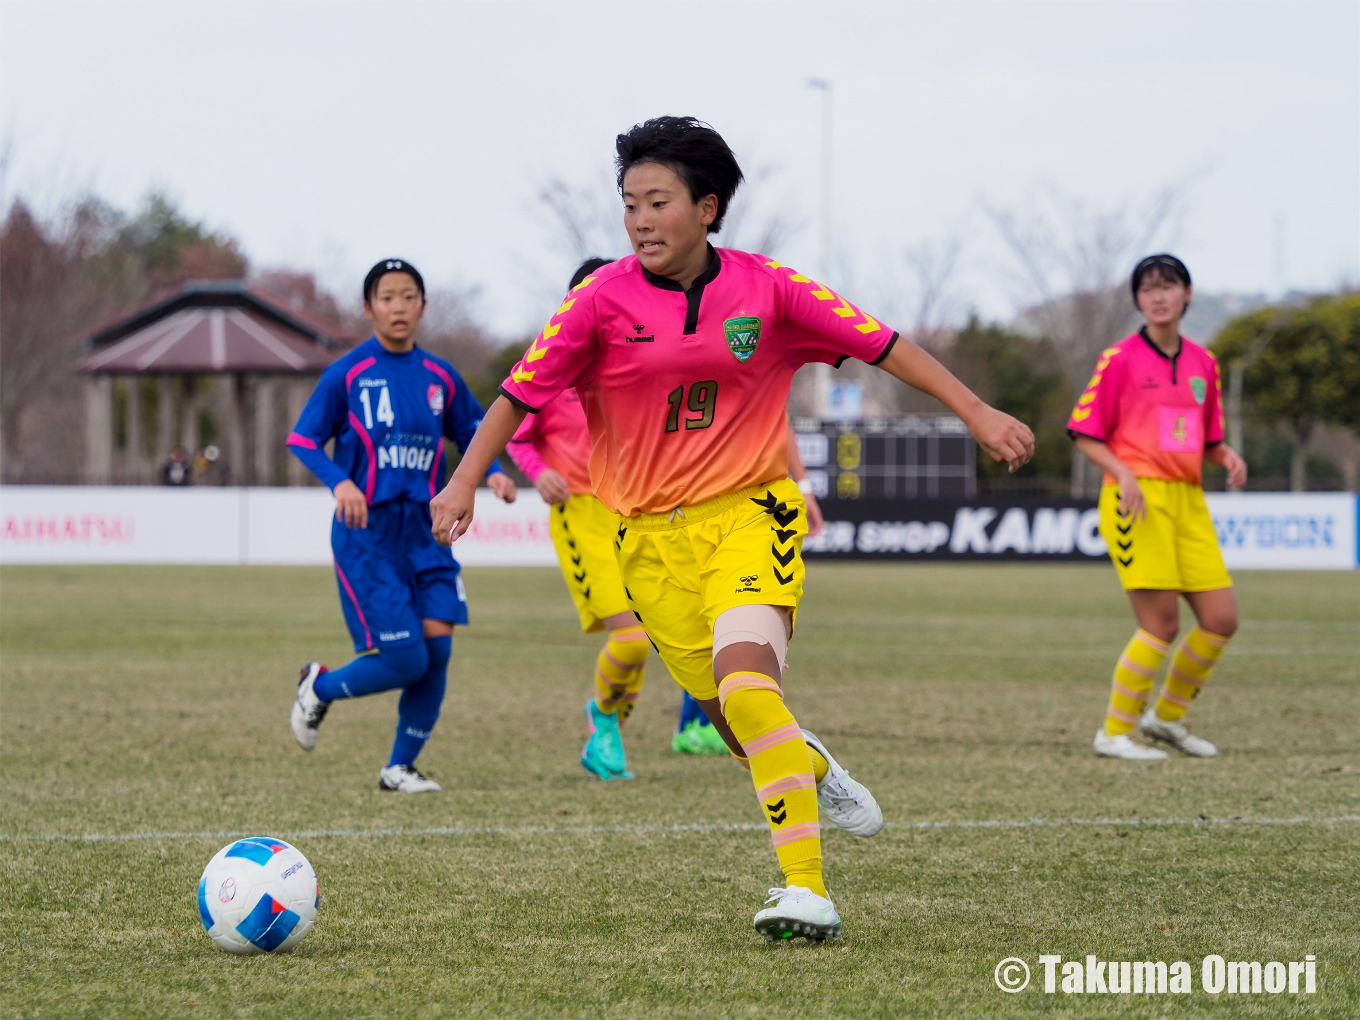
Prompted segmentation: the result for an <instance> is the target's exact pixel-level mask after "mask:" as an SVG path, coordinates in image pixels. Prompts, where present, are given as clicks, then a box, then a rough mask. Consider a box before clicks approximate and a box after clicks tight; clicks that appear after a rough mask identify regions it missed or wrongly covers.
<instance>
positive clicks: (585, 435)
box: [505, 390, 590, 496]
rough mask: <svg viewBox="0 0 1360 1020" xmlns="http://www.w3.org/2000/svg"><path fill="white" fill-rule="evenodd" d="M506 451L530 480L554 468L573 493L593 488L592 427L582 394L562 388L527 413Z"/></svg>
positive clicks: (576, 494) (532, 480)
mask: <svg viewBox="0 0 1360 1020" xmlns="http://www.w3.org/2000/svg"><path fill="white" fill-rule="evenodd" d="M505 452H506V453H508V454H510V459H511V460H513V461H514V462H515V464H516V465H518V467H519V469H520V470H521V471H523V472H524V474H525V475H526V476H527V477H528V479H529V481H531V482H537V481H538V476H539V475H541V474H542V473H543V470H544V469H545V468H552V469H553V470H554V471H556V472H557V473H558V474H560V475H561V476H562V477H563V478H565V479H566V480H567V487H568V488H569V489H571V492H572V495H574V496H580V495H583V494H585V493H587V492H590V429H589V427H588V426H587V425H586V412H585V409H584V408H583V407H582V406H581V397H580V395H579V394H578V393H577V392H576V391H575V390H563V391H562V394H561V395H560V396H559V397H558V398H557V399H556V400H553V401H550V402H549V403H548V405H547V406H546V407H544V408H543V410H541V411H539V412H538V414H531V415H528V416H526V417H525V419H524V421H523V422H522V423H521V424H520V427H519V428H518V429H517V430H516V431H515V435H514V438H512V439H511V440H510V445H509V446H507V447H506V448H505Z"/></svg>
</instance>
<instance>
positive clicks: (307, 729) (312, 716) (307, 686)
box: [291, 662, 331, 751]
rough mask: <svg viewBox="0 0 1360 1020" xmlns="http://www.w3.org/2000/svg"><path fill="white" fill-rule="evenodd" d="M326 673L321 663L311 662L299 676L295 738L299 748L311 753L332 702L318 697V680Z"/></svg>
mask: <svg viewBox="0 0 1360 1020" xmlns="http://www.w3.org/2000/svg"><path fill="white" fill-rule="evenodd" d="M325 672H326V667H325V666H323V665H321V663H319V662H309V663H307V665H305V666H303V667H302V671H301V672H300V673H299V674H298V687H297V699H296V700H295V701H294V702H293V715H292V719H291V722H292V724H293V737H294V738H295V739H296V740H297V742H298V747H300V748H302V749H303V750H304V751H310V750H312V748H314V747H316V730H317V727H318V726H320V725H321V720H322V719H324V718H326V709H328V708H330V707H331V706H330V702H327V701H322V700H321V699H320V698H318V697H317V696H316V690H315V687H316V678H317V677H319V676H320V675H321V674H322V673H325Z"/></svg>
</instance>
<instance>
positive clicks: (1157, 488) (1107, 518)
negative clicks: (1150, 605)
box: [1100, 478, 1232, 592]
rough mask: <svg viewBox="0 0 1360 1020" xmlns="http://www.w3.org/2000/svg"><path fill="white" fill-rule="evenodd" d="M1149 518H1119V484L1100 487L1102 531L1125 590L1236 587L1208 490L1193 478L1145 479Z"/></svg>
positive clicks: (1142, 481)
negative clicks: (1226, 563)
mask: <svg viewBox="0 0 1360 1020" xmlns="http://www.w3.org/2000/svg"><path fill="white" fill-rule="evenodd" d="M1138 487H1139V488H1140V489H1142V490H1143V500H1144V502H1145V503H1146V504H1147V516H1146V517H1144V518H1141V519H1139V520H1134V519H1133V517H1132V516H1129V517H1121V516H1119V487H1118V486H1116V485H1111V484H1109V483H1106V484H1105V485H1104V486H1103V487H1102V488H1101V490H1100V533H1101V535H1103V536H1104V538H1105V543H1106V544H1107V545H1108V546H1109V547H1110V559H1111V560H1113V561H1114V568H1115V570H1116V571H1117V572H1118V573H1119V580H1120V583H1122V584H1123V585H1124V589H1125V590H1126V591H1129V590H1132V589H1135V588H1155V589H1161V590H1169V591H1185V592H1195V591H1213V590H1214V589H1217V588H1231V587H1232V578H1231V577H1230V576H1229V575H1228V568H1227V567H1225V566H1224V565H1223V553H1222V552H1221V551H1220V550H1219V547H1218V535H1217V534H1216V533H1215V531H1214V522H1213V519H1212V518H1210V516H1209V507H1208V506H1207V505H1206V504H1205V502H1204V490H1203V489H1201V488H1200V487H1199V486H1198V485H1195V484H1193V483H1191V482H1180V481H1164V480H1163V479H1160V478H1140V479H1138Z"/></svg>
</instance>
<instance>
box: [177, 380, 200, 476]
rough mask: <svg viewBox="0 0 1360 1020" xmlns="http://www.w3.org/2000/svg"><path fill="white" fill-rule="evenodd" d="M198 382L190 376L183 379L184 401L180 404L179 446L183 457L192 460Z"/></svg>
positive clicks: (194, 442) (196, 448)
mask: <svg viewBox="0 0 1360 1020" xmlns="http://www.w3.org/2000/svg"><path fill="white" fill-rule="evenodd" d="M198 404H199V393H198V380H197V379H196V378H195V377H194V376H192V375H186V376H185V377H184V400H183V402H182V403H181V404H180V423H179V445H180V447H181V448H182V449H183V450H184V455H185V456H186V457H188V458H189V459H190V460H193V457H194V454H195V453H196V452H197V451H198Z"/></svg>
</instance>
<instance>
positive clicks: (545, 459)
mask: <svg viewBox="0 0 1360 1020" xmlns="http://www.w3.org/2000/svg"><path fill="white" fill-rule="evenodd" d="M609 262H610V260H608V259H598V258H596V259H588V260H587V261H585V262H584V263H582V264H581V266H580V267H579V268H578V269H577V270H576V273H575V274H574V275H573V276H572V279H571V282H570V284H569V285H568V290H569V291H574V290H575V289H576V288H577V286H578V285H579V284H580V283H581V282H582V281H583V280H584V279H585V278H586V277H587V276H589V275H591V274H592V273H596V272H598V271H599V270H600V269H601V268H603V267H604V266H607V265H608V264H609ZM590 446H591V442H590V430H589V426H588V425H587V422H586V415H585V410H584V408H583V407H582V404H581V398H580V395H579V394H578V393H577V391H576V390H575V389H567V390H564V391H563V392H562V393H561V394H560V395H559V396H557V397H556V398H555V399H553V400H552V401H550V402H549V403H548V404H547V405H545V406H544V407H543V408H542V409H541V410H540V411H539V413H537V414H533V415H528V416H526V417H525V419H524V421H523V423H522V424H521V425H520V427H519V429H518V430H516V432H515V435H514V437H513V438H511V440H510V443H509V445H508V446H507V447H506V452H507V453H508V454H509V455H510V458H511V459H512V460H513V461H514V462H515V464H516V465H517V466H518V467H519V469H520V470H521V471H523V472H524V474H525V476H526V477H527V478H528V479H529V481H530V482H531V483H532V484H533V485H534V486H535V487H536V488H537V489H538V491H539V494H540V495H541V496H542V497H543V499H544V500H545V501H546V502H547V503H548V504H549V505H550V506H551V507H552V510H551V511H550V513H549V530H550V534H551V535H552V539H553V546H554V548H555V549H556V550H557V559H558V563H559V564H560V566H561V568H562V576H563V578H564V580H565V581H566V584H567V590H568V591H569V592H570V593H571V597H572V601H573V602H574V603H575V605H576V611H577V613H578V614H579V616H580V618H581V629H582V630H583V631H585V632H586V633H588V634H589V633H593V632H595V631H598V630H600V629H602V628H603V629H605V630H607V631H608V633H609V638H608V642H607V643H606V645H605V647H604V649H603V650H602V651H601V652H600V656H599V660H598V661H597V663H596V665H595V694H594V697H593V699H592V701H591V702H590V703H588V704H587V706H586V721H587V726H588V729H589V732H590V736H589V738H588V739H587V740H586V744H585V747H584V748H583V749H582V751H581V764H582V765H583V766H584V767H585V768H586V770H587V771H589V772H592V773H594V774H595V775H598V776H600V778H602V779H624V778H632V773H631V772H629V771H628V767H627V755H626V749H625V748H624V746H623V740H622V733H621V730H622V728H623V727H624V725H625V724H626V723H627V721H628V717H629V716H630V715H631V714H632V712H633V709H634V708H635V707H636V705H637V699H638V696H639V693H640V691H641V688H642V683H643V679H644V676H645V669H646V660H647V652H648V650H649V648H650V645H649V644H648V643H647V635H646V633H645V631H644V630H643V628H642V627H641V626H640V625H639V624H638V621H637V617H635V616H634V615H633V613H632V611H631V610H630V609H629V608H628V600H627V596H626V593H625V590H624V586H623V579H622V576H621V575H620V574H619V567H618V563H617V561H616V560H615V559H614V538H615V534H616V532H617V529H618V525H619V519H618V517H617V515H615V514H613V513H611V512H610V511H609V509H608V508H606V507H605V505H604V504H603V503H601V502H600V500H599V499H598V498H597V497H596V496H595V495H594V494H593V492H592V491H591V481H590V471H589V467H588V465H589V460H590ZM788 456H789V465H788V466H789V477H790V478H792V479H793V480H794V481H795V483H796V484H798V487H799V490H800V491H802V492H803V494H804V499H805V500H806V502H807V511H808V533H809V534H812V535H815V534H816V533H817V532H818V531H819V530H820V528H821V524H822V520H821V511H820V508H818V506H817V501H816V498H815V497H814V496H813V495H812V494H811V492H810V491H809V487H808V485H807V483H806V477H807V472H806V471H805V470H804V468H803V463H802V460H801V458H800V457H799V456H798V448H797V445H796V443H794V442H792V441H791V442H790V443H789V445H788ZM671 747H672V749H673V750H675V751H678V752H681V753H688V754H712V753H717V754H721V755H726V754H727V746H726V744H725V743H724V741H723V738H722V736H721V734H719V733H718V731H717V730H716V729H715V728H714V727H713V726H712V725H711V724H710V723H709V721H708V718H707V717H706V716H705V715H704V714H703V710H702V709H701V708H700V707H699V704H698V703H697V702H696V701H695V700H694V698H693V697H692V696H691V695H690V694H689V692H688V691H686V692H685V697H684V703H683V704H682V705H681V710H680V722H679V726H678V727H677V730H676V733H675V737H674V739H673V740H672V742H671Z"/></svg>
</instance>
